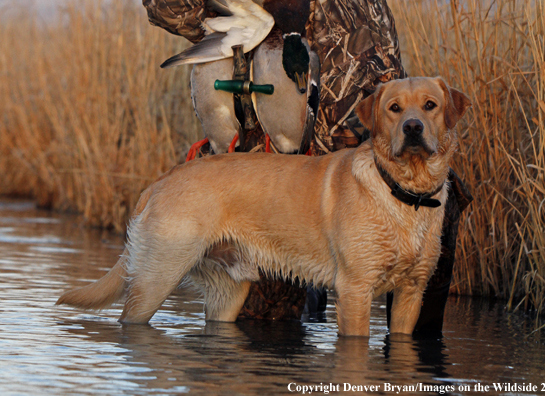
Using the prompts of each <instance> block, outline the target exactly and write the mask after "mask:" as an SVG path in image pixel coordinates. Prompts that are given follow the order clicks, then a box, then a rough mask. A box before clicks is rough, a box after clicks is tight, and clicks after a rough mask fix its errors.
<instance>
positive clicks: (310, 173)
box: [57, 79, 469, 336]
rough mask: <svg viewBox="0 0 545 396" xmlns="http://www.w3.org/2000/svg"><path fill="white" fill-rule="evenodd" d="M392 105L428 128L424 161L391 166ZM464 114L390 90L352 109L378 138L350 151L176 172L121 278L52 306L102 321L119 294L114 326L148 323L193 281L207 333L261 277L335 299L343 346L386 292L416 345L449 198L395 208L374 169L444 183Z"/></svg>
mask: <svg viewBox="0 0 545 396" xmlns="http://www.w3.org/2000/svg"><path fill="white" fill-rule="evenodd" d="M428 92H429V93H430V95H432V97H434V98H435V99H434V100H436V101H439V102H440V103H439V106H440V109H439V110H438V111H439V113H438V112H434V114H433V115H432V114H428V113H426V112H422V111H421V110H419V108H418V107H419V106H420V107H421V104H420V103H419V101H420V100H421V98H420V96H418V95H421V94H424V95H427V93H428ZM396 95H397V96H396ZM415 95H416V96H418V97H416V96H415ZM439 95H440V96H441V97H440V98H439V97H438V96H439ZM404 96H408V97H407V98H404ZM413 96H415V97H413ZM453 96H454V97H456V99H453ZM396 97H397V98H398V99H399V100H401V101H403V100H405V102H406V103H408V110H406V111H405V110H404V112H403V114H405V115H407V114H408V115H410V116H411V117H412V116H414V114H418V116H419V117H422V118H425V120H424V121H425V124H426V128H428V129H431V131H428V130H426V133H427V134H429V136H427V135H426V137H425V139H426V142H427V144H429V146H430V147H435V152H434V154H432V155H431V156H428V158H426V157H425V156H426V154H425V153H420V154H418V155H412V154H410V155H405V154H403V155H402V156H395V155H394V154H393V151H392V146H395V144H397V143H399V142H397V140H398V139H400V138H401V139H402V135H400V134H399V133H398V132H399V131H397V130H395V129H396V128H398V124H399V123H400V122H402V121H403V120H402V119H397V118H395V117H393V118H392V116H391V114H388V113H387V111H388V110H387V109H386V108H385V107H384V104H383V102H382V101H383V100H384V99H385V98H389V99H388V100H392V99H391V98H394V99H395V98H396ZM405 102H404V103H405ZM411 103H412V104H411ZM456 103H458V104H456ZM411 106H413V107H414V108H412V107H411ZM468 106H469V101H468V100H467V98H466V97H465V95H463V94H461V93H460V92H458V91H456V90H453V89H451V88H448V87H447V86H446V85H445V84H444V83H443V82H442V80H440V79H410V80H401V81H396V82H391V83H388V84H385V85H383V86H381V87H379V88H378V89H377V92H376V93H375V94H374V95H373V96H371V97H369V98H367V99H366V100H364V101H363V102H362V103H361V104H360V105H358V107H357V111H356V112H357V114H358V116H359V117H360V119H361V120H362V122H363V123H364V124H365V125H366V126H367V127H368V128H369V129H370V130H371V131H372V139H371V141H368V142H365V143H363V144H362V145H361V146H360V147H358V148H357V149H352V150H342V151H339V152H336V153H333V154H330V155H327V156H323V157H306V156H285V155H271V154H266V153H256V154H227V155H216V156H210V157H206V158H203V159H199V160H195V161H191V162H190V163H187V164H184V165H180V166H177V167H175V168H173V169H172V170H171V171H169V172H168V173H166V174H165V175H163V176H162V177H161V178H160V179H158V180H157V181H156V182H154V183H153V184H152V185H151V186H150V187H149V188H148V189H147V190H146V191H144V193H143V194H142V197H141V198H140V201H139V202H138V205H137V208H136V210H135V213H134V215H133V218H132V220H131V223H130V226H129V230H128V241H127V245H126V251H125V254H124V255H123V256H122V258H121V259H120V260H119V261H118V263H117V264H116V266H115V267H114V268H113V269H112V270H111V271H110V272H109V273H108V274H107V275H105V276H104V277H103V278H102V279H100V280H98V281H97V282H96V283H93V284H91V285H89V286H86V287H83V288H80V289H76V290H73V291H69V292H67V293H65V294H64V295H63V296H62V297H61V298H60V299H59V301H58V302H57V303H58V304H69V305H73V306H77V307H82V308H86V309H100V308H104V307H106V306H107V305H109V304H111V303H113V302H114V301H117V300H118V299H120V298H121V297H122V296H123V295H124V294H126V295H127V299H126V301H125V307H124V310H123V313H122V315H121V318H120V321H122V322H125V323H147V322H148V321H149V320H150V318H151V317H152V316H153V314H154V313H155V312H156V311H157V309H159V307H160V306H161V304H162V303H163V301H164V300H165V299H166V298H167V297H168V295H169V294H170V293H171V292H172V291H173V290H174V289H175V288H176V287H177V286H178V285H179V284H180V282H181V281H182V279H183V278H184V277H186V276H189V277H190V278H191V280H192V282H193V283H194V284H196V285H197V286H198V287H199V288H200V289H201V290H202V291H203V292H204V298H205V304H206V318H207V320H219V321H234V320H235V319H236V317H237V316H238V313H239V311H240V309H241V307H242V305H243V303H244V301H245V298H246V296H247V294H248V290H249V285H250V282H251V281H253V280H256V279H258V272H259V270H262V271H263V272H265V273H267V274H270V275H271V276H277V277H282V278H284V279H291V278H292V277H295V276H297V277H299V279H302V280H304V281H306V282H312V283H313V284H314V285H316V286H320V285H323V286H327V287H332V288H334V289H335V290H336V293H337V317H338V324H339V332H340V334H343V335H355V336H368V335H369V315H370V307H371V301H372V299H373V298H374V297H376V296H378V295H380V294H382V293H384V292H386V291H389V290H394V295H395V297H394V304H393V308H392V323H391V331H392V332H393V333H407V334H408V333H411V332H412V330H413V328H414V325H415V323H416V320H417V318H418V314H419V312H420V305H421V301H422V293H423V291H424V289H425V287H426V284H427V281H428V279H429V277H430V276H431V274H432V273H433V270H434V268H435V266H436V264H437V260H438V258H439V254H440V236H441V225H442V222H443V214H444V204H445V201H446V198H447V188H448V186H447V184H444V187H443V188H442V189H441V190H440V192H439V193H437V194H436V196H435V198H437V199H439V200H440V201H441V203H442V204H443V205H442V206H441V207H439V208H427V207H422V208H420V209H419V210H418V211H415V210H414V208H413V207H410V206H407V205H405V204H403V203H401V202H399V201H397V200H396V199H395V198H394V197H392V195H391V194H390V190H389V188H388V187H387V186H386V184H385V183H384V181H383V180H382V179H381V177H380V176H379V174H378V171H377V168H376V166H375V158H376V160H377V161H378V162H379V163H380V164H381V166H383V167H384V169H386V170H387V171H388V172H390V175H392V177H393V178H394V179H395V180H396V181H397V182H398V183H399V184H400V185H401V186H402V187H404V188H407V189H411V190H413V191H417V192H420V191H422V192H426V191H433V190H435V189H436V188H437V187H438V186H440V185H442V184H443V183H445V180H446V176H447V172H448V163H449V160H450V158H451V157H452V154H453V153H454V150H455V149H456V143H455V142H456V136H455V131H454V129H453V127H454V124H455V123H456V121H457V120H458V119H459V118H460V117H461V116H462V115H463V113H464V112H465V110H466V108H467V107H468ZM449 112H452V113H449ZM403 114H401V115H400V117H401V118H402V117H403ZM449 117H450V118H449ZM447 120H449V121H448V122H451V124H450V126H448V125H447ZM452 120H454V123H453V124H452ZM390 129H391V130H390Z"/></svg>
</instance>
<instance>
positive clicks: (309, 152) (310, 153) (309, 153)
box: [305, 148, 312, 157]
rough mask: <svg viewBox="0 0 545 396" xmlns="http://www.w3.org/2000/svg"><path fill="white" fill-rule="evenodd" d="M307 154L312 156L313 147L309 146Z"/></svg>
mask: <svg viewBox="0 0 545 396" xmlns="http://www.w3.org/2000/svg"><path fill="white" fill-rule="evenodd" d="M305 155H308V156H309V157H312V149H311V148H309V149H308V151H307V153H306V154H305Z"/></svg>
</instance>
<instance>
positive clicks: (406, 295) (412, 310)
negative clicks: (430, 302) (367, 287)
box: [390, 280, 426, 334]
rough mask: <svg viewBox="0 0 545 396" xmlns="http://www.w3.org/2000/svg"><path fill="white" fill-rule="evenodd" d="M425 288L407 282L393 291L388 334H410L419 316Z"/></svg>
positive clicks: (410, 281) (415, 283)
mask: <svg viewBox="0 0 545 396" xmlns="http://www.w3.org/2000/svg"><path fill="white" fill-rule="evenodd" d="M425 287H426V286H425V284H424V287H422V286H421V285H419V284H418V282H414V281H413V280H407V281H405V282H403V284H402V285H400V286H399V287H397V288H396V289H395V290H394V302H393V304H392V321H391V324H390V333H403V334H412V332H413V330H414V326H416V321H417V320H418V315H420V308H421V306H422V296H423V295H424V289H425Z"/></svg>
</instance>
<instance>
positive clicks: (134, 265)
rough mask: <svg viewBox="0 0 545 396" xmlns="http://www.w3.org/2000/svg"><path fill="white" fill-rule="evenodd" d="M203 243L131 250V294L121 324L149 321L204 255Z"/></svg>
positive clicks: (128, 270)
mask: <svg viewBox="0 0 545 396" xmlns="http://www.w3.org/2000/svg"><path fill="white" fill-rule="evenodd" d="M199 245H200V243H198V242H195V243H185V244H184V243H182V242H180V243H177V244H176V246H173V244H172V243H170V244H168V243H159V241H156V242H155V243H154V244H153V246H148V247H147V248H145V250H143V249H142V248H140V249H138V250H139V251H136V252H135V251H134V250H137V249H132V250H131V249H129V250H130V251H131V257H130V260H129V263H128V265H127V267H128V268H127V273H128V276H129V279H128V283H129V288H128V297H127V301H126V302H125V307H124V309H123V313H122V315H121V317H120V319H119V321H120V322H122V323H141V324H143V323H147V322H148V321H149V320H150V319H151V317H152V316H153V315H154V314H155V312H156V311H157V310H158V309H159V308H160V306H161V305H162V304H163V302H164V301H165V300H166V298H167V297H168V296H169V294H170V293H172V292H173V291H174V289H176V287H177V286H178V285H179V284H180V282H181V280H182V278H183V277H184V276H185V275H186V274H187V273H188V272H189V271H190V270H191V269H192V268H193V267H194V266H195V265H196V264H197V262H198V261H199V260H200V259H201V258H202V253H201V252H200V250H201V249H200V246H199Z"/></svg>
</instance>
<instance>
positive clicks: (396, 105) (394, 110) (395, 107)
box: [390, 103, 401, 113]
mask: <svg viewBox="0 0 545 396" xmlns="http://www.w3.org/2000/svg"><path fill="white" fill-rule="evenodd" d="M390 111H393V112H394V113H399V112H400V111H401V107H399V105H398V104H397V103H394V104H393V105H391V106H390Z"/></svg>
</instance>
